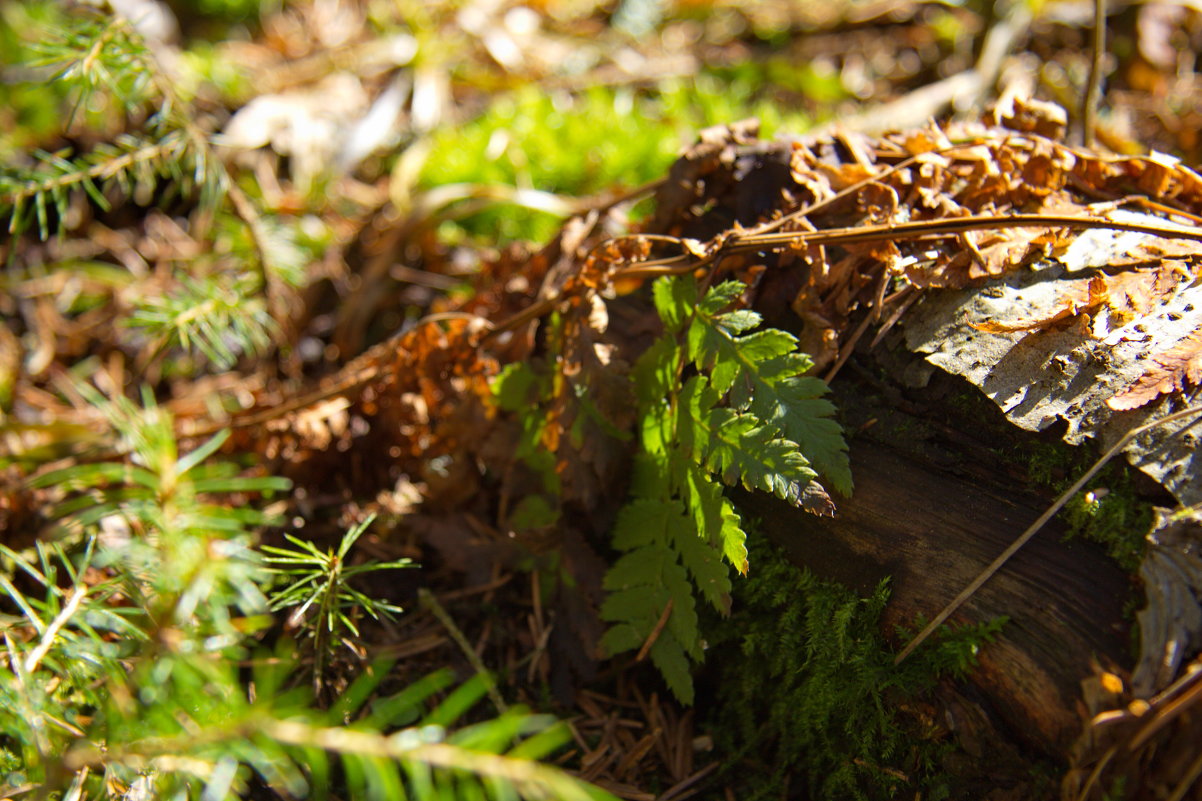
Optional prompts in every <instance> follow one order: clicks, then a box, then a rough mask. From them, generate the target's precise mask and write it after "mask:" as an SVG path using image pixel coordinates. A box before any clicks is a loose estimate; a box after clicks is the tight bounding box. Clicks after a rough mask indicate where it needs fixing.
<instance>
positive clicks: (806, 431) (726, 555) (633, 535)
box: [601, 277, 851, 703]
mask: <svg viewBox="0 0 1202 801" xmlns="http://www.w3.org/2000/svg"><path fill="white" fill-rule="evenodd" d="M743 289H744V287H743V285H742V284H739V283H737V282H733V281H728V282H726V283H723V284H720V285H718V286H716V287H714V288H713V289H711V290H710V291H709V292H708V293H707V294H706V296H705V297H704V298H700V299H698V289H697V283H696V281H695V280H693V279H692V278H691V277H684V278H676V279H661V280H660V281H657V282H656V283H655V284H654V285H653V289H652V297H653V300H654V302H655V306H656V309H657V311H658V312H659V315H660V319H661V320H662V322H663V325H664V329H665V334H664V335H663V336H661V337H660V338H659V339H658V340H657V341H656V342H655V343H654V344H653V345H652V346H651V347H650V348H648V349H647V350H646V351H645V352H644V353H643V355H642V356H641V357H640V358H639V360H638V362H637V363H636V365H635V368H634V371H633V374H632V375H633V377H634V379H635V382H636V383H635V389H636V394H637V398H638V409H639V414H640V430H639V435H640V443H641V445H642V452H641V453H640V454H639V455H638V456H637V457H636V459H635V462H634V471H633V475H632V479H633V480H632V484H631V494H632V496H633V497H632V500H631V501H630V502H628V503H627V505H626V506H625V507H623V509H622V510H621V511H620V512H619V514H618V520H617V524H616V526H615V528H614V534H613V544H614V546H615V547H616V548H617V549H618V550H621V551H624V552H625V554H624V555H623V556H622V557H621V558H620V559H618V561H617V562H616V563H615V564H614V565H613V567H611V568H610V571H609V573H608V574H607V575H606V577H605V582H604V586H605V589H606V590H607V591H609V596H608V597H607V599H606V601H605V602H604V604H603V605H602V609H601V616H602V618H603V619H604V620H606V621H608V622H610V623H612V624H613V625H612V626H611V628H610V629H609V631H608V632H607V633H606V635H605V636H604V637H603V638H602V646H603V647H604V648H605V649H606V650H607V651H608V652H609V653H611V654H614V653H620V652H622V651H632V650H635V649H640V648H644V647H645V644H646V643H647V642H648V641H649V638H651V637H653V636H654V637H655V640H654V642H653V643H652V644H651V646H650V648H649V649H648V652H649V654H650V656H651V659H652V662H653V663H654V664H655V665H656V667H658V668H659V670H660V672H661V673H662V674H663V675H664V678H665V680H666V681H667V682H668V686H669V688H671V690H672V692H673V693H675V694H676V696H677V697H678V698H680V699H681V700H682V701H685V702H686V703H688V702H689V701H690V700H691V699H692V696H693V688H692V681H691V679H690V676H689V662H690V659H691V660H699V659H700V658H701V647H700V646H701V639H700V632H699V631H698V619H697V610H696V604H695V601H694V593H699V594H700V595H701V596H702V597H703V598H705V600H706V601H707V602H708V603H709V604H710V605H712V606H713V607H714V608H715V609H717V610H718V611H719V612H721V613H723V614H726V613H727V612H729V608H730V592H731V583H730V577H729V571H728V568H727V567H726V565H725V564H724V560H725V562H728V563H730V564H731V565H733V566H734V567H735V568H736V569H737V570H738V571H739V572H740V573H746V572H747V568H748V564H747V535H746V532H745V531H744V527H743V521H742V520H741V519H740V517H739V515H738V513H737V512H736V511H735V509H734V506H733V505H732V504H731V503H730V501H729V500H728V499H727V498H725V497H724V496H723V492H722V487H721V484H720V483H719V482H718V480H717V478H720V479H721V481H723V482H725V483H726V484H735V483H742V484H743V485H744V486H745V487H747V488H748V489H762V490H765V491H767V492H771V493H773V494H775V495H777V496H778V497H780V498H782V499H784V500H786V501H788V502H789V503H792V504H794V505H799V504H800V503H801V497H802V493H803V490H804V488H805V487H806V486H807V485H808V484H809V483H810V482H811V481H812V480H814V479H815V478H816V477H817V475H818V474H817V473H816V472H815V470H814V469H813V468H812V467H811V465H810V461H809V459H808V458H807V457H808V456H809V455H810V454H811V453H813V454H815V456H814V458H815V460H816V462H817V463H819V464H820V465H821V466H822V470H823V472H824V475H827V476H829V477H830V478H831V480H832V481H833V482H834V483H835V486H836V487H837V488H839V489H840V490H843V491H849V490H850V488H851V476H850V473H849V471H848V470H847V464H846V462H847V458H846V447H845V446H844V444H843V439H842V435H841V433H840V430H839V427H838V425H837V424H836V423H835V422H834V420H833V419H831V417H832V414H833V412H834V407H833V406H832V405H831V404H830V403H829V402H828V401H826V400H824V399H823V398H822V397H821V396H822V393H823V392H824V391H825V388H826V387H825V384H823V383H822V382H821V381H819V380H817V379H813V378H807V377H805V376H804V375H803V373H805V372H806V371H807V370H808V369H809V368H810V367H811V365H812V363H811V361H810V360H809V358H808V357H807V356H806V355H805V354H803V353H800V352H798V351H797V344H798V343H797V339H796V338H795V337H793V336H792V335H791V334H788V333H786V332H783V331H777V330H773V329H769V330H756V329H758V328H759V326H760V324H761V322H762V320H761V317H760V315H758V314H756V313H755V312H753V311H749V310H735V311H723V310H724V309H727V308H728V307H729V306H730V305H731V304H732V303H734V302H735V301H736V300H737V299H738V297H739V296H740V295H741V294H742V292H743ZM690 363H691V364H692V365H693V366H694V367H695V368H696V370H697V374H696V375H692V376H690V377H689V378H688V379H687V380H685V381H684V382H683V386H682V385H681V381H682V373H683V372H684V369H685V367H686V366H687V365H688V364H690ZM801 443H804V444H801ZM665 616H666V619H665V620H664V621H663V624H662V625H661V619H663V618H665ZM657 626H659V628H658V629H657Z"/></svg>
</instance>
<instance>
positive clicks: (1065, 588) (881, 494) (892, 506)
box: [739, 398, 1134, 757]
mask: <svg viewBox="0 0 1202 801" xmlns="http://www.w3.org/2000/svg"><path fill="white" fill-rule="evenodd" d="M838 402H839V403H840V404H842V408H845V409H846V408H847V404H848V403H849V402H851V403H852V405H853V407H854V406H855V405H856V404H857V403H858V404H859V405H860V406H861V407H862V406H863V401H862V400H856V399H849V398H841V399H839V400H838ZM859 411H860V413H861V414H862V413H863V412H864V409H863V408H861V409H860V410H859ZM883 413H887V414H888V415H889V418H888V422H887V423H886V424H883V425H881V424H878V425H875V426H873V427H872V428H871V429H869V430H870V431H871V432H872V435H871V436H866V435H861V436H859V437H856V438H854V439H853V440H852V442H851V463H852V466H853V473H854V478H855V482H856V489H855V494H854V496H853V497H852V498H850V499H841V500H840V501H839V511H838V514H837V516H836V517H835V518H834V519H825V518H816V517H813V516H811V515H807V514H805V513H804V512H801V511H799V510H795V509H792V508H790V507H789V506H787V505H786V504H784V503H782V502H780V501H777V500H776V499H775V498H772V497H770V496H766V495H764V494H763V493H755V494H751V493H744V494H741V495H740V497H739V505H740V508H742V509H743V510H744V511H745V512H747V513H749V514H751V515H753V516H755V517H758V518H759V519H760V527H761V530H763V531H764V532H765V533H767V534H768V536H770V537H771V538H772V539H773V540H775V541H776V542H777V543H779V544H780V545H781V546H782V547H784V548H785V550H786V551H787V552H788V554H789V555H790V558H791V559H792V560H793V561H794V562H796V563H797V564H799V565H803V566H805V567H808V568H809V569H811V570H813V571H814V572H815V573H817V574H818V575H820V576H823V577H826V578H831V579H835V580H838V581H840V582H842V583H844V584H846V585H848V586H850V587H853V588H855V589H856V590H857V591H859V592H861V593H863V594H866V593H868V592H869V591H871V589H872V588H873V587H874V586H875V585H876V584H877V582H878V581H879V580H880V579H882V578H884V577H886V576H891V577H892V579H891V586H892V589H893V594H892V599H891V601H890V603H889V606H888V609H887V612H886V615H885V619H884V621H883V624H884V627H885V630H886V632H887V633H889V634H891V635H892V632H893V631H894V628H895V626H897V625H899V624H905V625H908V626H909V627H910V628H911V629H912V630H913V628H914V626H913V623H914V620H915V617H916V616H918V615H923V616H925V617H926V618H927V619H930V618H931V617H933V616H934V615H935V614H936V613H938V612H939V611H940V609H942V608H943V606H944V605H945V604H946V603H947V602H948V601H949V600H951V599H952V598H953V597H954V596H955V595H956V594H957V593H958V592H959V591H960V590H961V589H962V588H963V587H964V586H965V585H966V584H968V582H970V581H971V580H972V579H973V578H974V577H975V576H976V575H977V573H978V572H980V570H981V569H982V568H984V567H985V566H986V565H987V564H988V563H989V562H990V561H991V560H992V559H993V558H994V557H996V556H997V555H998V554H999V553H1000V552H1001V551H1002V550H1004V549H1005V547H1006V546H1007V545H1008V544H1009V543H1010V542H1011V541H1012V540H1013V539H1014V538H1015V537H1017V536H1018V535H1019V534H1020V533H1022V531H1023V530H1024V529H1025V528H1026V527H1027V526H1028V525H1029V524H1030V523H1031V522H1032V521H1033V520H1034V519H1035V518H1037V517H1038V516H1039V514H1040V513H1041V512H1042V511H1043V509H1044V508H1045V506H1046V504H1047V502H1048V499H1045V498H1042V497H1039V496H1034V495H1031V494H1029V493H1027V492H1025V491H1024V489H1023V487H1024V484H1023V482H1022V481H1020V480H1017V479H1016V478H1014V477H1011V476H1009V475H1008V474H1007V473H1006V472H1005V471H1004V470H1002V469H1000V467H999V465H998V464H997V463H996V459H994V461H993V462H992V463H990V462H989V461H988V459H989V454H991V453H992V452H993V451H991V450H989V449H988V448H986V447H984V445H983V444H982V443H980V442H979V441H977V440H976V439H975V436H976V435H979V434H980V433H981V432H982V431H985V430H988V429H986V428H984V427H982V429H981V430H979V431H974V430H972V426H971V424H970V425H969V426H968V427H969V429H970V430H969V431H967V432H965V431H958V430H957V429H955V428H954V427H953V426H951V425H949V423H948V422H947V421H942V422H940V423H938V424H936V425H935V426H934V427H931V426H929V425H928V426H927V427H926V428H925V429H923V430H925V431H926V434H925V435H924V436H920V437H917V438H915V437H913V436H903V435H900V434H899V435H898V436H891V435H890V432H891V431H901V430H902V427H901V426H900V425H899V424H898V420H899V414H900V413H899V412H898V411H897V410H896V409H890V410H887V412H883ZM852 414H853V416H855V415H856V412H855V411H853V412H852ZM960 422H961V425H963V421H960ZM914 428H915V426H914V424H913V421H911V425H909V427H908V428H907V429H906V430H907V431H911V432H912V431H913V430H914ZM931 432H936V433H935V434H932V433H931ZM949 436H950V437H951V439H952V440H954V441H951V442H945V443H944V444H943V447H936V448H931V447H930V446H931V444H932V441H933V440H935V439H943V440H947V439H948V437H949ZM933 453H934V454H935V455H934V456H933V455H932V454H933ZM947 454H955V455H954V456H947ZM837 500H838V499H837ZM1063 534H1064V531H1063V528H1062V527H1061V526H1060V525H1059V524H1058V523H1057V522H1056V521H1053V522H1052V523H1051V524H1049V526H1048V527H1047V528H1046V529H1045V530H1044V531H1043V532H1041V533H1040V534H1038V535H1036V537H1035V538H1034V539H1033V540H1032V541H1031V542H1030V543H1028V544H1027V546H1026V547H1025V548H1023V549H1022V550H1021V551H1019V553H1018V554H1017V555H1016V556H1015V557H1014V558H1013V559H1012V560H1011V561H1010V562H1009V563H1008V564H1007V565H1006V566H1005V567H1004V568H1003V569H1002V571H1001V572H1000V573H999V574H998V575H996V576H994V577H993V578H992V579H990V580H989V581H988V582H987V583H986V584H985V585H984V586H983V587H982V588H981V589H980V590H979V591H978V592H977V594H976V595H975V596H973V597H972V598H971V599H970V600H969V601H968V602H967V603H966V604H965V606H964V607H962V608H961V610H960V611H959V612H958V613H956V614H955V615H954V616H953V617H952V622H953V623H977V622H983V621H987V620H990V619H992V618H995V617H997V616H999V615H1006V616H1007V617H1009V619H1010V621H1009V623H1008V624H1007V625H1006V626H1005V628H1004V629H1003V632H1002V636H1001V637H1000V638H999V640H998V641H997V642H996V643H993V644H990V645H988V646H986V647H985V648H984V649H983V650H982V652H981V654H980V666H979V668H978V669H977V670H975V671H974V672H973V674H972V675H971V677H970V679H969V684H970V685H971V686H970V687H965V688H964V690H965V691H966V692H968V693H969V694H970V695H971V696H973V697H974V698H975V699H976V701H977V702H980V704H981V705H982V706H983V707H984V708H985V709H986V711H987V713H988V714H989V717H990V719H991V722H992V723H993V724H994V725H995V726H996V727H997V728H998V729H999V733H1000V734H1002V735H1003V736H1007V737H1008V738H1010V739H1012V740H1014V741H1017V742H1020V743H1022V744H1024V745H1026V746H1029V747H1034V748H1037V749H1038V750H1040V751H1042V752H1044V753H1046V754H1049V755H1053V756H1057V757H1064V756H1065V755H1066V753H1067V752H1068V749H1069V746H1070V745H1071V744H1072V742H1073V740H1074V739H1075V738H1076V736H1077V734H1078V733H1079V731H1080V728H1081V722H1082V717H1081V715H1082V712H1081V710H1082V706H1081V703H1080V701H1079V699H1080V694H1081V693H1080V682H1081V680H1082V679H1084V678H1086V677H1088V676H1091V675H1093V674H1094V673H1095V671H1096V666H1098V665H1102V666H1105V667H1106V668H1107V669H1109V670H1113V671H1116V672H1118V673H1119V674H1121V675H1122V674H1125V673H1126V671H1127V670H1128V669H1129V668H1130V666H1131V664H1132V661H1133V660H1132V658H1131V656H1130V654H1129V647H1128V643H1129V642H1130V632H1129V624H1128V623H1127V622H1126V621H1124V619H1123V608H1124V605H1125V604H1126V603H1127V601H1128V599H1129V598H1130V597H1131V594H1132V591H1133V589H1134V588H1133V585H1132V582H1131V580H1130V578H1129V577H1128V576H1127V575H1126V574H1125V573H1124V572H1123V571H1122V570H1120V569H1119V568H1118V567H1117V565H1115V564H1114V563H1113V562H1112V561H1111V560H1110V559H1108V558H1107V557H1106V556H1105V555H1104V554H1103V553H1102V552H1101V550H1100V549H1098V548H1097V547H1095V546H1093V545H1091V544H1089V543H1080V542H1069V543H1066V542H1063V541H1062V538H1063ZM753 569H754V566H753Z"/></svg>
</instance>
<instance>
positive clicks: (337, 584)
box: [262, 514, 416, 695]
mask: <svg viewBox="0 0 1202 801" xmlns="http://www.w3.org/2000/svg"><path fill="white" fill-rule="evenodd" d="M375 519H376V516H375V514H370V515H368V516H367V518H365V519H364V520H363V522H361V523H359V524H358V525H355V526H352V527H351V529H350V530H349V531H347V532H346V534H345V535H343V537H342V541H341V542H339V543H338V548H337V550H327V551H324V552H323V551H322V550H321V549H320V548H318V547H317V546H316V545H314V544H313V543H311V542H308V541H306V540H302V539H300V538H298V537H294V536H293V535H291V534H285V535H284V538H285V539H287V540H288V541H289V542H291V543H292V544H293V545H294V546H296V547H295V548H280V547H276V546H272V545H264V546H263V547H262V550H263V551H264V552H265V553H268V554H270V556H268V557H267V558H266V560H265V561H266V562H267V563H268V564H271V565H277V567H273V568H271V571H272V572H274V573H276V574H278V575H280V576H285V577H287V578H289V579H291V580H292V583H290V584H288V586H286V587H284V588H283V589H281V590H277V591H276V592H274V593H272V594H271V611H273V612H277V611H279V610H281V609H288V608H290V607H296V609H295V610H294V611H293V612H292V615H291V616H290V617H289V619H288V623H289V625H290V626H296V627H298V626H301V625H302V624H303V622H304V619H305V613H306V612H308V611H309V609H310V608H311V607H314V606H316V608H317V613H316V614H315V615H314V616H313V618H312V622H311V623H310V624H309V626H308V628H309V634H310V635H311V636H312V637H313V651H314V654H313V689H314V692H316V693H318V694H319V695H320V693H321V689H322V686H323V684H324V678H325V676H324V674H325V667H326V664H327V659H328V656H329V650H330V643H331V642H337V641H338V640H339V639H340V636H339V635H340V632H341V631H342V630H343V629H347V630H349V631H350V632H351V633H352V634H353V635H354V636H356V637H358V636H359V628H358V626H356V625H355V621H354V612H355V611H357V610H362V611H364V612H366V613H367V614H369V615H371V617H372V618H373V619H375V620H379V619H380V618H387V619H389V620H391V619H392V616H393V615H394V614H399V613H400V612H403V611H404V610H403V609H401V607H399V606H396V605H395V604H391V603H388V602H387V601H384V600H381V599H379V598H372V597H370V596H368V595H365V594H364V593H362V592H359V591H358V590H356V589H355V588H354V587H352V586H350V584H349V582H350V580H351V579H353V578H355V577H356V576H362V575H364V574H366V573H374V572H376V571H379V570H394V569H400V568H407V567H416V565H414V564H413V562H412V560H410V559H398V560H395V561H392V562H376V561H370V562H364V563H363V564H358V565H348V564H347V563H346V556H347V554H348V553H350V550H351V547H352V546H354V544H355V542H356V541H357V540H358V539H359V537H360V536H361V535H362V534H363V532H364V531H366V530H367V528H368V526H370V525H371V524H372V522H373V521H374V520H375Z"/></svg>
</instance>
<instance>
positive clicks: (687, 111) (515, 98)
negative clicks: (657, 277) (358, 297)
mask: <svg viewBox="0 0 1202 801" xmlns="http://www.w3.org/2000/svg"><path fill="white" fill-rule="evenodd" d="M752 116H755V117H758V118H759V119H760V121H761V125H762V133H763V135H764V136H771V135H772V134H773V132H775V131H777V130H780V129H781V128H788V129H791V130H794V131H800V130H804V128H806V127H807V126H808V124H809V123H808V119H807V118H806V117H805V116H804V115H802V114H798V113H789V112H784V113H782V112H781V111H780V110H779V109H778V108H777V107H776V105H775V104H773V103H772V102H771V98H770V97H768V96H766V95H761V94H757V92H756V91H755V90H754V88H753V84H752V83H751V82H749V81H745V80H742V79H740V78H739V77H738V76H723V75H719V74H717V73H716V72H707V73H703V74H701V75H698V76H697V77H696V79H695V80H690V81H678V80H673V81H665V82H663V83H661V84H659V85H657V86H655V87H653V88H650V89H646V90H636V89H632V88H630V87H618V88H612V87H604V86H598V87H592V88H589V89H588V90H586V91H583V92H569V91H559V92H552V93H548V92H546V91H544V90H543V89H540V88H538V87H534V86H527V87H523V88H520V89H518V90H516V91H514V92H512V93H510V94H503V95H500V96H499V97H498V98H497V99H496V100H494V101H493V102H492V103H491V104H490V105H489V107H488V108H487V110H486V111H485V112H484V113H483V114H482V115H481V116H479V117H477V118H476V119H474V120H472V121H470V122H468V123H466V124H464V125H462V126H458V127H454V128H449V127H448V128H444V129H441V130H439V131H437V132H435V133H434V134H433V135H432V142H431V150H430V154H429V156H428V157H427V159H426V162H425V164H424V165H423V168H422V172H421V178H420V180H419V187H420V188H422V189H432V188H434V187H436V186H444V185H447V184H461V183H462V184H484V185H488V184H494V185H503V186H519V187H531V188H534V189H538V190H542V191H545V192H552V193H557V194H562V195H565V196H581V195H590V194H594V193H597V192H602V191H607V190H610V189H612V188H613V187H615V186H626V187H635V186H639V185H642V184H646V183H649V182H651V181H654V180H657V179H660V178H662V177H663V176H664V174H665V173H666V172H667V170H668V167H669V166H671V164H672V162H673V160H675V158H676V156H677V155H678V154H679V152H680V150H681V148H682V147H684V146H687V145H689V144H691V143H692V142H693V141H695V140H696V137H697V131H698V130H700V129H701V128H705V127H708V126H711V125H717V124H722V123H729V122H732V121H734V120H739V119H744V118H747V117H752ZM561 222H562V220H561V218H559V217H558V216H556V215H554V214H551V213H548V212H547V211H540V210H538V209H536V208H532V207H518V206H515V205H509V204H506V205H504V206H502V207H496V206H495V205H494V206H493V207H490V208H489V210H487V211H485V212H481V213H478V214H473V215H471V216H469V217H467V218H465V219H462V220H459V221H457V223H456V224H457V225H461V226H462V227H463V229H465V230H466V231H467V232H468V233H470V234H473V235H477V236H482V237H485V238H487V239H488V240H489V241H492V242H495V241H496V240H498V239H500V240H513V239H530V240H536V241H538V240H545V239H548V238H550V237H551V236H553V235H554V233H555V232H556V231H557V230H558V228H559V226H560V224H561ZM440 233H449V232H446V231H442V232H440Z"/></svg>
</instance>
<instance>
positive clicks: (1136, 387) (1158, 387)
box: [1106, 330, 1202, 412]
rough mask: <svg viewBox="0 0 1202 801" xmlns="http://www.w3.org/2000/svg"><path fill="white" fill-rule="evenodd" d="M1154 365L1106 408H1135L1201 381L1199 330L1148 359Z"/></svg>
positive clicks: (1201, 331) (1201, 362)
mask: <svg viewBox="0 0 1202 801" xmlns="http://www.w3.org/2000/svg"><path fill="white" fill-rule="evenodd" d="M1152 361H1153V362H1155V363H1156V366H1155V367H1153V368H1151V369H1149V370H1148V371H1147V372H1145V373H1144V374H1143V376H1142V377H1141V378H1140V379H1139V380H1138V381H1136V382H1135V383H1134V384H1132V385H1131V386H1129V387H1127V389H1125V390H1123V391H1122V392H1120V393H1119V394H1118V395H1115V396H1114V397H1113V398H1111V399H1110V400H1108V401H1107V402H1106V405H1107V406H1109V407H1110V408H1111V409H1114V410H1115V411H1120V412H1122V411H1127V410H1129V409H1138V408H1139V407H1140V406H1143V405H1144V404H1146V403H1149V402H1151V401H1153V400H1155V399H1156V398H1158V397H1159V396H1161V395H1168V394H1169V393H1171V392H1177V391H1179V390H1182V389H1184V388H1185V386H1186V384H1194V385H1197V384H1198V383H1199V379H1202V330H1199V331H1195V332H1194V333H1192V334H1190V335H1189V336H1187V337H1186V338H1185V339H1183V340H1181V341H1180V342H1179V343H1177V345H1175V346H1174V347H1173V348H1172V349H1170V350H1167V351H1165V352H1164V353H1160V354H1157V355H1155V356H1153V357H1152Z"/></svg>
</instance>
